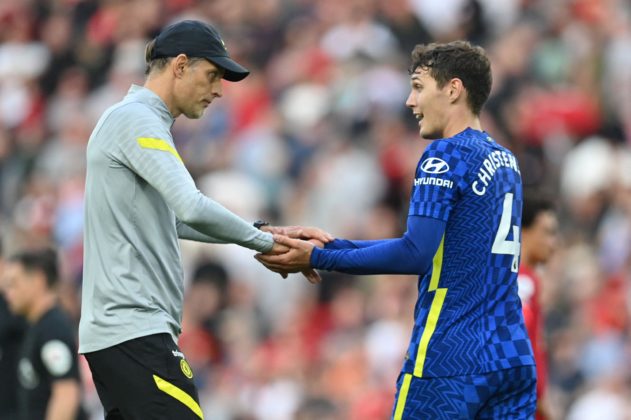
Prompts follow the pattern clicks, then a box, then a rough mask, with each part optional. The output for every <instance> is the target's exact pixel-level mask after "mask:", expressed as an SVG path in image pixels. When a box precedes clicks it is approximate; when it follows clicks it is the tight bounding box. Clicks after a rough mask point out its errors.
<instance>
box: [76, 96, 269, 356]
mask: <svg viewBox="0 0 631 420" xmlns="http://www.w3.org/2000/svg"><path fill="white" fill-rule="evenodd" d="M173 122H174V119H173V117H172V116H171V113H170V112H169V110H168V108H167V107H166V105H165V103H164V102H163V101H162V100H161V99H160V97H158V96H157V95H156V94H155V93H153V92H152V91H151V90H149V89H146V88H144V87H140V86H132V87H131V89H130V90H129V92H128V94H127V96H126V97H125V98H124V99H123V101H121V102H119V103H118V104H116V105H114V106H112V107H111V108H109V109H108V110H107V111H106V112H105V113H104V114H103V116H102V117H101V119H100V120H99V122H98V123H97V125H96V127H95V128H94V131H93V132H92V135H91V136H90V141H89V143H88V148H87V162H88V166H87V178H86V188H85V233H84V248H85V249H84V261H83V263H84V266H83V267H84V268H83V296H82V306H81V322H80V324H79V352H80V353H88V352H92V351H97V350H101V349H104V348H107V347H111V346H114V345H116V344H119V343H121V342H123V341H127V340H131V339H133V338H138V337H143V336H146V335H150V334H157V333H169V334H171V336H172V337H173V339H174V341H177V336H178V335H179V334H180V331H181V326H180V322H181V315H182V292H183V276H182V265H181V257H180V248H179V243H178V237H179V238H182V239H191V240H196V241H202V242H214V243H236V244H239V245H242V246H244V247H247V248H251V249H254V250H257V251H261V252H266V251H269V250H270V249H271V248H272V245H273V239H272V235H271V234H269V233H265V232H261V231H259V230H258V229H256V228H254V227H253V226H252V225H251V224H250V223H248V222H246V221H245V220H243V219H241V218H240V217H238V216H237V215H235V214H233V213H231V212H230V211H228V210H227V209H225V208H224V207H222V206H221V205H220V204H218V203H217V202H215V201H213V200H211V199H209V198H208V197H206V196H204V195H203V194H202V193H201V192H200V191H199V190H198V189H197V187H196V186H195V183H194V181H193V179H192V178H191V175H190V174H189V173H188V171H187V170H186V168H185V167H184V165H183V163H182V159H181V158H180V156H179V155H178V153H177V151H176V149H175V146H174V144H173V138H172V136H171V133H170V128H171V125H172V124H173Z"/></svg>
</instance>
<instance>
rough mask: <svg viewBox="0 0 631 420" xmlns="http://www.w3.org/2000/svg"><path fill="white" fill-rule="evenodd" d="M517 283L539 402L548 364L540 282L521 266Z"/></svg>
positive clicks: (528, 268) (544, 386) (532, 271)
mask: <svg viewBox="0 0 631 420" xmlns="http://www.w3.org/2000/svg"><path fill="white" fill-rule="evenodd" d="M517 282H518V284H519V297H520V298H521V304H522V308H523V311H524V321H525V322H526V329H527V330H528V336H529V337H530V341H531V343H532V350H533V352H534V354H535V362H536V364H537V400H541V398H542V397H543V395H544V393H545V390H546V385H547V380H548V377H547V372H548V363H547V354H546V347H545V342H544V338H543V316H542V313H541V306H540V304H539V294H540V289H539V284H540V281H539V278H538V277H537V275H536V274H535V272H534V270H533V269H532V268H530V267H527V266H525V265H523V264H522V265H521V266H520V267H519V275H518V277H517ZM537 418H539V416H537Z"/></svg>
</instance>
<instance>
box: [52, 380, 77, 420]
mask: <svg viewBox="0 0 631 420" xmlns="http://www.w3.org/2000/svg"><path fill="white" fill-rule="evenodd" d="M80 399H81V392H80V389H79V384H78V383H77V381H75V380H74V379H64V380H60V381H55V382H54V383H53V386H52V392H51V394H50V399H49V400H48V407H47V409H46V420H74V419H75V417H76V415H77V410H78V409H79V402H80Z"/></svg>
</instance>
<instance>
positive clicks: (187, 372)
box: [180, 359, 193, 379]
mask: <svg viewBox="0 0 631 420" xmlns="http://www.w3.org/2000/svg"><path fill="white" fill-rule="evenodd" d="M180 369H182V373H183V374H184V376H186V377H187V378H188V379H192V378H193V371H192V370H191V366H190V365H189V364H188V362H187V361H186V360H184V359H182V360H180Z"/></svg>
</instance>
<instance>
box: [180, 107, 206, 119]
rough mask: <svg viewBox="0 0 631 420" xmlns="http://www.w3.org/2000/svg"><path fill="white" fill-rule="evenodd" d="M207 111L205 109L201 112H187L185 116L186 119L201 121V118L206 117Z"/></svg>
mask: <svg viewBox="0 0 631 420" xmlns="http://www.w3.org/2000/svg"><path fill="white" fill-rule="evenodd" d="M205 110H206V109H205V108H204V109H202V110H199V111H194V112H187V113H185V114H184V115H185V116H186V118H188V119H190V120H198V119H200V118H201V117H203V116H204V111H205Z"/></svg>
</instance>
